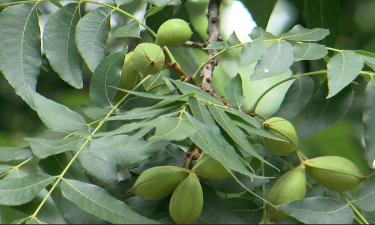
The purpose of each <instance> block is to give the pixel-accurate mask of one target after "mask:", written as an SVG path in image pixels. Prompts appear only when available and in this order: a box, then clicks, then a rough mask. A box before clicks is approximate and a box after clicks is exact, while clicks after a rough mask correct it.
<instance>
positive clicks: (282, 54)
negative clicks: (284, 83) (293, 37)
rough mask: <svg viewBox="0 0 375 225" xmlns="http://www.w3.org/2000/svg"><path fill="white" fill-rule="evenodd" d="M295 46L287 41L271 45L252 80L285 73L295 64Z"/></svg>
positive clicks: (258, 64) (257, 66) (251, 77)
mask: <svg viewBox="0 0 375 225" xmlns="http://www.w3.org/2000/svg"><path fill="white" fill-rule="evenodd" d="M293 61H294V59H293V46H292V45H291V44H289V43H288V42H286V41H280V42H277V43H273V44H272V45H270V46H269V47H268V48H267V50H266V51H265V52H264V54H263V55H262V57H261V59H260V60H259V61H258V63H257V65H256V66H255V69H254V73H253V74H252V75H251V76H250V80H252V81H255V80H262V79H264V78H268V77H273V76H276V75H279V74H281V73H283V72H285V71H286V70H287V69H288V68H289V67H290V66H291V65H292V64H293Z"/></svg>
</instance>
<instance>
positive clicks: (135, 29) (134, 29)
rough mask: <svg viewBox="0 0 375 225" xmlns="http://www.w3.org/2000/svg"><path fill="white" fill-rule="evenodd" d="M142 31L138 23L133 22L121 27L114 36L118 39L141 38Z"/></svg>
mask: <svg viewBox="0 0 375 225" xmlns="http://www.w3.org/2000/svg"><path fill="white" fill-rule="evenodd" d="M140 32H141V29H140V28H139V24H138V22H137V21H134V20H133V21H131V22H130V23H129V24H126V25H124V26H122V27H119V28H118V29H117V30H116V31H115V32H114V33H113V36H114V37H116V38H118V37H135V38H141V35H140Z"/></svg>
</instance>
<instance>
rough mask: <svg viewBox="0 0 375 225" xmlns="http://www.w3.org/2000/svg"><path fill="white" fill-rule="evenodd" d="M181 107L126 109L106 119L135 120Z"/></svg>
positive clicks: (159, 114)
mask: <svg viewBox="0 0 375 225" xmlns="http://www.w3.org/2000/svg"><path fill="white" fill-rule="evenodd" d="M178 108H180V106H179V105H177V106H175V105H174V106H170V107H162V108H156V109H153V108H137V109H133V110H130V111H126V112H124V113H121V114H118V115H115V116H111V117H108V118H107V119H106V121H110V120H134V119H145V118H150V117H157V116H161V115H164V114H167V113H168V112H171V111H173V110H175V109H178Z"/></svg>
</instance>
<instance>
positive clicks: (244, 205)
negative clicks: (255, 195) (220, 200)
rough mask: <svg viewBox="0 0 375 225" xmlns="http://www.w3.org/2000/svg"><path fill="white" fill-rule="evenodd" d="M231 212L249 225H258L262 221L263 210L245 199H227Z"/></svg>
mask: <svg viewBox="0 0 375 225" xmlns="http://www.w3.org/2000/svg"><path fill="white" fill-rule="evenodd" d="M225 201H226V202H227V203H228V204H229V206H230V207H231V209H232V210H233V212H235V213H237V215H238V216H239V217H240V218H241V219H243V220H244V221H246V222H247V223H249V224H259V223H260V221H261V220H262V211H263V209H262V208H261V207H259V206H258V205H257V204H256V203H254V202H253V201H251V200H250V199H247V198H227V199H225Z"/></svg>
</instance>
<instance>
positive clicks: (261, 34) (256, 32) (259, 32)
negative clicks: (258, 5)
mask: <svg viewBox="0 0 375 225" xmlns="http://www.w3.org/2000/svg"><path fill="white" fill-rule="evenodd" d="M257 1H259V0H257ZM262 1H263V0H262ZM250 37H251V39H253V41H256V40H267V39H277V37H276V36H275V35H273V34H271V33H270V32H268V31H265V30H264V29H263V28H261V27H254V29H253V30H252V31H251V34H250Z"/></svg>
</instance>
